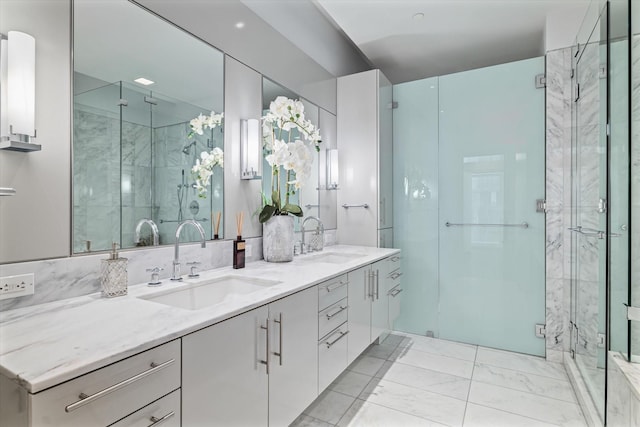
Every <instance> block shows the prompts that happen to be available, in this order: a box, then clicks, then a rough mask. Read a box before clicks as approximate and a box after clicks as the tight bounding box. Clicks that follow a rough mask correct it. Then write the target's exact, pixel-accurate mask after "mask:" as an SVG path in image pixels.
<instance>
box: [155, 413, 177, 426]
mask: <svg viewBox="0 0 640 427" xmlns="http://www.w3.org/2000/svg"><path fill="white" fill-rule="evenodd" d="M175 414H176V413H175V412H173V411H171V412H169V413H168V414H167V415H165V416H164V417H162V418H157V417H151V418H149V421H151V424H149V427H152V426H157V425H160V424H162V423H163V422H165V421H167V420H168V419H169V418H171V417H173V416H174V415H175Z"/></svg>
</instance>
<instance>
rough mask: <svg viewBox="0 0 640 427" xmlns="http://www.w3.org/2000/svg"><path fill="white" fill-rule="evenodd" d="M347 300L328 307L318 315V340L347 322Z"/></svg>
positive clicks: (344, 299)
mask: <svg viewBox="0 0 640 427" xmlns="http://www.w3.org/2000/svg"><path fill="white" fill-rule="evenodd" d="M348 308H349V306H348V305H347V298H343V299H341V300H340V301H338V302H337V303H335V304H333V305H330V306H329V307H327V308H325V309H324V310H322V311H321V312H320V313H319V314H318V339H320V338H322V337H324V336H325V335H327V334H328V333H329V332H331V331H332V330H334V329H335V328H337V327H338V326H340V325H342V324H343V323H344V322H346V321H347V309H348Z"/></svg>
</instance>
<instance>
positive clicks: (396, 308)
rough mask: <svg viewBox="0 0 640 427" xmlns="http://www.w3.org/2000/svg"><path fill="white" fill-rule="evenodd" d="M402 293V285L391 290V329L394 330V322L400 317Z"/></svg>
mask: <svg viewBox="0 0 640 427" xmlns="http://www.w3.org/2000/svg"><path fill="white" fill-rule="evenodd" d="M401 292H402V285H401V284H400V283H398V284H397V285H396V286H395V287H393V288H392V289H391V290H389V329H393V324H394V322H395V321H396V319H397V318H398V316H400V302H401V300H402V297H401V296H400V293H401Z"/></svg>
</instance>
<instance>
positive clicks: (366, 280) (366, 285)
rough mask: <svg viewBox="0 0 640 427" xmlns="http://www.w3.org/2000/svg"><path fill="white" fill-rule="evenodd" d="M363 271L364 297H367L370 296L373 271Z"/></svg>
mask: <svg viewBox="0 0 640 427" xmlns="http://www.w3.org/2000/svg"><path fill="white" fill-rule="evenodd" d="M363 273H364V299H367V298H368V297H369V275H370V274H371V273H370V272H368V271H364V272H363ZM367 273H369V274H367Z"/></svg>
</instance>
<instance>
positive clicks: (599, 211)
mask: <svg viewBox="0 0 640 427" xmlns="http://www.w3.org/2000/svg"><path fill="white" fill-rule="evenodd" d="M604 14H606V8H605V10H604V11H603V15H602V16H601V18H600V20H599V21H598V23H597V24H596V26H595V27H594V28H593V31H592V32H591V36H590V38H589V40H588V41H587V42H586V43H585V44H583V45H580V46H579V51H578V52H577V54H576V56H575V57H576V63H575V65H574V69H575V80H574V81H575V83H574V88H573V98H574V108H573V112H574V117H573V120H574V126H575V128H574V129H575V131H574V135H575V138H574V140H573V147H572V154H573V155H572V157H573V158H572V187H573V188H572V220H571V225H572V226H571V228H570V230H571V232H572V238H571V242H572V257H573V259H572V263H571V265H572V272H571V278H572V283H571V293H572V304H571V306H572V307H571V327H572V328H571V329H572V330H571V353H572V355H573V357H574V359H575V362H576V365H577V367H578V369H579V371H580V374H581V377H582V379H583V380H584V383H585V385H586V387H587V389H588V391H589V393H590V395H591V398H592V400H593V402H594V403H595V406H596V408H597V410H598V412H599V413H600V416H601V418H602V419H604V402H605V400H604V395H605V369H604V368H605V358H606V351H605V349H606V336H605V334H606V314H607V313H606V301H607V291H606V277H607V263H606V257H607V209H608V205H609V197H608V194H607V132H606V128H607V75H606V70H607V45H606V40H607V37H606V18H604V19H603V17H604V16H605V15H604Z"/></svg>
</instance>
